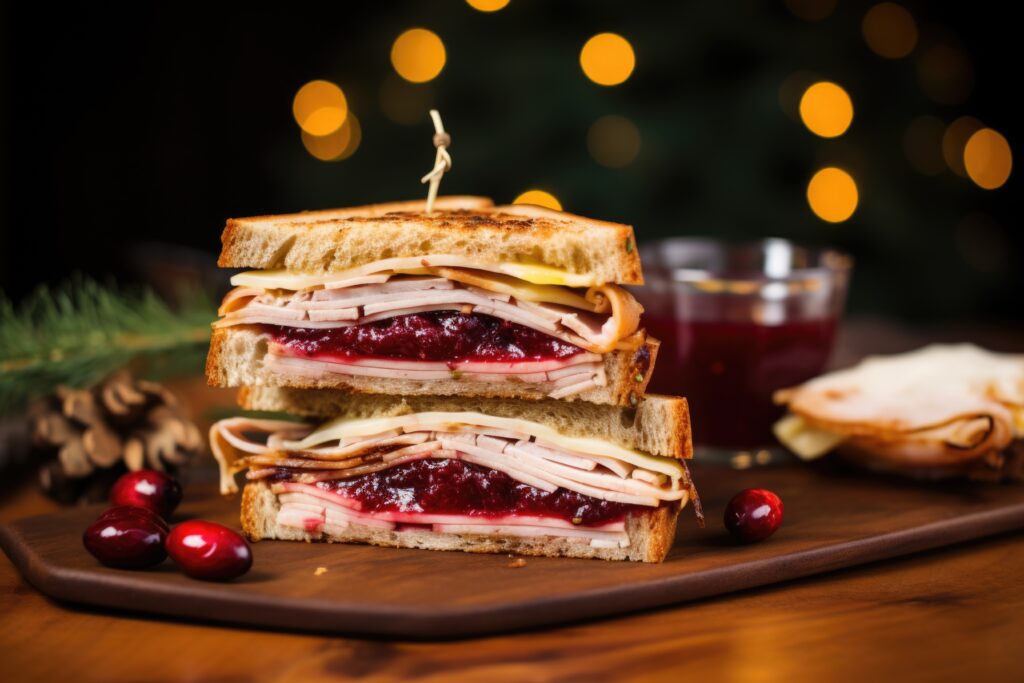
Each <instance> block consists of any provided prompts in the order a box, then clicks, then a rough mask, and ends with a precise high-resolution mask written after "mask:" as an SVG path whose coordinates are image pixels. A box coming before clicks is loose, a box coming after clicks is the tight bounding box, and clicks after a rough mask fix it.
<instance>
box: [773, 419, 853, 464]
mask: <svg viewBox="0 0 1024 683" xmlns="http://www.w3.org/2000/svg"><path fill="white" fill-rule="evenodd" d="M772 431H773V432H774V433H775V437H776V438H777V439H778V440H779V441H780V442H781V443H782V445H784V446H785V447H786V448H788V449H789V450H791V451H793V453H795V454H796V455H797V457H799V458H800V459H801V460H817V459H818V458H820V457H821V456H823V455H825V454H826V453H828V452H829V451H831V450H832V449H833V448H835V447H836V446H838V445H839V444H840V443H842V442H843V437H842V436H840V435H839V434H836V433H835V432H830V431H826V430H824V429H819V428H817V427H813V426H811V425H809V424H807V421H806V420H805V419H804V418H802V417H800V416H799V415H787V416H785V417H784V418H782V419H781V420H779V421H778V422H776V423H775V425H774V426H773V427H772Z"/></svg>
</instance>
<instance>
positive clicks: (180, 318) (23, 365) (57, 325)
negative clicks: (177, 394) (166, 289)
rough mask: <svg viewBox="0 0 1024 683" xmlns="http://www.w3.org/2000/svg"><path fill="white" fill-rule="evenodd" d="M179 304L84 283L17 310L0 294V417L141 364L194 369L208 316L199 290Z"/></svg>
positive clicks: (43, 290)
mask: <svg viewBox="0 0 1024 683" xmlns="http://www.w3.org/2000/svg"><path fill="white" fill-rule="evenodd" d="M182 300H183V301H184V302H185V303H184V304H183V306H182V307H181V309H180V310H173V309H171V307H169V306H168V305H167V304H166V303H165V302H164V301H163V300H162V299H160V297H158V296H157V295H156V294H155V293H154V292H153V291H152V290H150V289H135V290H129V289H119V288H116V287H113V286H106V285H102V284H99V283H98V282H96V281H95V280H91V279H88V278H85V277H76V278H74V279H72V280H71V281H70V282H68V283H66V284H64V285H62V286H60V287H57V288H52V289H51V288H49V287H47V286H42V287H40V288H39V289H37V290H36V291H35V292H34V293H33V294H31V295H29V296H28V297H27V298H26V299H25V300H24V301H23V302H22V303H21V304H20V305H19V306H17V307H16V306H14V304H13V303H12V302H11V301H10V300H9V299H8V298H7V297H6V296H5V295H4V294H3V293H2V292H0V414H5V413H8V412H11V411H13V410H17V409H20V408H23V407H24V406H25V404H26V402H27V401H28V400H29V399H31V398H32V397H33V396H37V395H41V394H45V393H48V392H50V391H52V390H53V389H54V388H56V387H57V386H58V385H61V384H64V385H68V386H74V387H85V386H89V385H91V384H93V383H94V382H96V381H98V380H99V379H101V378H102V377H104V376H105V375H107V374H109V373H110V372H113V371H114V370H116V369H117V368H119V367H122V366H124V365H126V364H127V363H129V362H131V361H133V360H135V359H137V358H140V357H147V358H149V359H150V360H159V361H160V363H161V364H162V365H163V366H164V367H165V368H166V367H167V365H168V363H171V364H172V367H175V368H181V367H182V363H181V361H185V362H186V367H187V365H188V364H189V363H193V362H194V363H198V362H199V358H201V352H202V349H203V347H205V345H206V344H207V343H208V342H209V338H210V321H211V320H213V319H214V317H215V313H214V308H213V305H212V303H211V301H210V299H209V297H207V296H206V295H205V294H203V293H202V292H199V291H198V290H197V291H194V292H190V293H189V295H188V296H184V297H182ZM198 367H201V366H199V365H196V368H195V369H198Z"/></svg>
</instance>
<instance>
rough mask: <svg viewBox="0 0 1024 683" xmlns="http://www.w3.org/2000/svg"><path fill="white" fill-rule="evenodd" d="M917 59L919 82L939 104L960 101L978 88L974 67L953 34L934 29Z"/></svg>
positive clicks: (923, 41)
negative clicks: (975, 82) (975, 87)
mask: <svg viewBox="0 0 1024 683" xmlns="http://www.w3.org/2000/svg"><path fill="white" fill-rule="evenodd" d="M915 63H916V66H917V82H918V85H920V86H921V90H923V91H924V94H925V95H927V96H928V97H929V98H930V99H932V100H933V101H935V102H938V103H939V104H960V103H962V102H964V101H965V100H966V99H967V97H968V95H970V94H971V90H972V89H973V88H974V67H972V66H971V61H970V59H969V58H968V57H967V53H966V52H965V51H964V49H963V48H962V47H961V46H960V43H959V41H958V40H957V39H956V38H955V36H953V35H952V34H950V33H948V32H945V31H940V30H937V29H936V30H932V31H930V32H929V35H928V36H927V37H926V38H925V39H923V40H922V41H921V48H920V49H919V50H918V51H917V54H916V59H915Z"/></svg>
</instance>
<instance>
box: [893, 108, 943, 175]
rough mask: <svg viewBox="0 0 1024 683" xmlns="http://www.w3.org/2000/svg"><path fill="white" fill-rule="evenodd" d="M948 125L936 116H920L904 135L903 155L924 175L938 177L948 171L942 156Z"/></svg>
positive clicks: (912, 122)
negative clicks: (943, 139) (943, 140)
mask: <svg viewBox="0 0 1024 683" xmlns="http://www.w3.org/2000/svg"><path fill="white" fill-rule="evenodd" d="M945 132H946V124H944V123H943V122H942V120H941V119H939V118H937V117H935V116H929V115H925V116H918V117H917V118H916V119H914V120H913V121H911V123H910V125H909V126H907V130H906V132H905V133H904V134H903V153H904V154H906V155H907V161H909V162H910V165H911V166H913V167H914V170H916V171H917V172H918V173H921V174H922V175H928V176H932V175H938V174H939V173H942V172H943V171H944V170H946V160H945V159H944V158H943V156H942V136H943V134H944V133H945Z"/></svg>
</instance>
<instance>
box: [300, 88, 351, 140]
mask: <svg viewBox="0 0 1024 683" xmlns="http://www.w3.org/2000/svg"><path fill="white" fill-rule="evenodd" d="M292 115H293V116H295V122H296V123H298V124H299V126H300V127H301V128H302V130H303V131H304V132H306V133H309V134H310V135H317V136H323V135H330V134H331V133H333V132H335V131H337V130H338V129H339V128H341V126H342V124H344V123H345V118H346V116H347V115H348V101H347V100H346V99H345V93H343V92H342V91H341V88H339V87H338V86H336V85H335V84H334V83H331V82H330V81H319V80H318V81H310V82H309V83H307V84H306V85H304V86H302V87H301V88H299V91H298V92H297V93H295V99H294V100H292Z"/></svg>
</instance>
